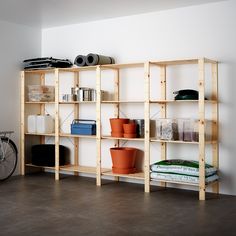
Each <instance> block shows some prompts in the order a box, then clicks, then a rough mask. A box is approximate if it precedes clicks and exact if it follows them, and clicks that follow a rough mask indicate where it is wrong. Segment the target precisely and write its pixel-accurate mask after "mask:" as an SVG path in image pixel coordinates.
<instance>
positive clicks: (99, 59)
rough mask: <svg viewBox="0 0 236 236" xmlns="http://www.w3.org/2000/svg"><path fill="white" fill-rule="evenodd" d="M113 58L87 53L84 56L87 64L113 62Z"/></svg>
mask: <svg viewBox="0 0 236 236" xmlns="http://www.w3.org/2000/svg"><path fill="white" fill-rule="evenodd" d="M114 63H115V60H114V58H112V57H107V56H103V55H98V54H93V53H89V54H88V55H87V57H86V64H87V65H88V66H95V65H104V64H114Z"/></svg>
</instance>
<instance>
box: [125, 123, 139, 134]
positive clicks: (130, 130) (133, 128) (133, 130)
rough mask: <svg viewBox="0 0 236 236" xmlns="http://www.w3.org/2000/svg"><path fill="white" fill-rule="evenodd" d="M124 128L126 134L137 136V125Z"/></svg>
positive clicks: (128, 125) (131, 124) (127, 125)
mask: <svg viewBox="0 0 236 236" xmlns="http://www.w3.org/2000/svg"><path fill="white" fill-rule="evenodd" d="M123 128H124V133H125V134H135V133H136V124H135V123H129V124H123Z"/></svg>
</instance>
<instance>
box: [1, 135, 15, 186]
mask: <svg viewBox="0 0 236 236" xmlns="http://www.w3.org/2000/svg"><path fill="white" fill-rule="evenodd" d="M13 133H14V132H13V131H3V132H0V181H3V180H6V179H8V178H9V177H11V176H12V174H13V173H14V171H15V169H16V165H17V155H18V151H17V147H16V145H15V143H14V142H13V141H12V140H11V139H10V136H11V134H13Z"/></svg>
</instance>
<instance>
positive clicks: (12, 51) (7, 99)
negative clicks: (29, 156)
mask: <svg viewBox="0 0 236 236" xmlns="http://www.w3.org/2000/svg"><path fill="white" fill-rule="evenodd" d="M0 31H1V36H0V54H1V57H0V109H1V111H0V130H1V131H4V130H13V131H15V134H14V137H12V138H13V140H14V141H15V142H16V144H17V146H18V149H19V141H20V70H21V68H20V64H21V62H22V61H23V60H24V59H26V58H29V57H36V56H40V54H41V30H39V29H34V28H30V27H27V26H23V25H18V24H12V23H8V22H3V21H0ZM17 172H18V169H17ZM17 172H16V173H17Z"/></svg>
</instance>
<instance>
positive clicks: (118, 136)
mask: <svg viewBox="0 0 236 236" xmlns="http://www.w3.org/2000/svg"><path fill="white" fill-rule="evenodd" d="M123 136H124V134H123V133H117V132H111V137H117V138H122V137H123Z"/></svg>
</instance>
